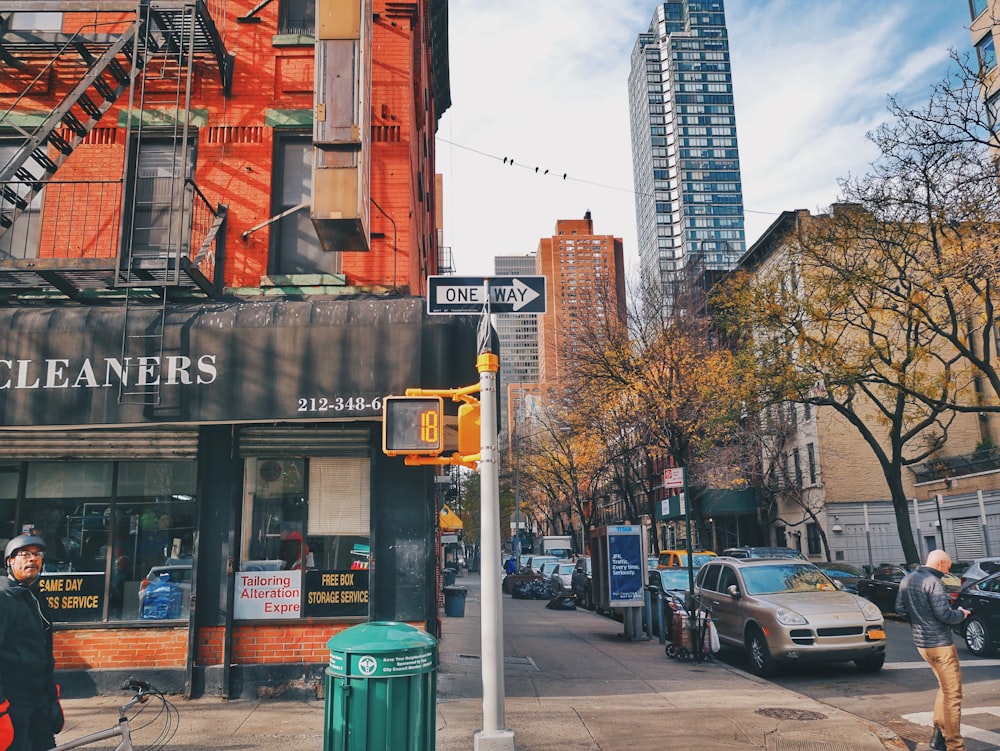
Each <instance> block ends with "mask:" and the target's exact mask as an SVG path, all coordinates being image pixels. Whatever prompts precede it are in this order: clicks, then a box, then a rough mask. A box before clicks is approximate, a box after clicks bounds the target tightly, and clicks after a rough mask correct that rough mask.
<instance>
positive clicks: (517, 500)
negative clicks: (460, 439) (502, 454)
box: [512, 422, 521, 568]
mask: <svg viewBox="0 0 1000 751" xmlns="http://www.w3.org/2000/svg"><path fill="white" fill-rule="evenodd" d="M512 546H513V548H514V562H515V563H516V564H517V566H518V568H520V566H521V434H520V433H519V432H518V430H517V423H516V422H515V423H514V540H513V543H512Z"/></svg>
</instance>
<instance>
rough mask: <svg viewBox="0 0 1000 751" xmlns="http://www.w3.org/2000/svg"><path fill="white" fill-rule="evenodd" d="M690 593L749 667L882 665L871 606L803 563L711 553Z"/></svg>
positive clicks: (880, 637) (881, 629) (764, 670)
mask: <svg viewBox="0 0 1000 751" xmlns="http://www.w3.org/2000/svg"><path fill="white" fill-rule="evenodd" d="M695 594H696V596H697V597H698V598H699V600H700V601H702V602H703V603H704V604H705V605H706V606H707V607H708V608H709V609H710V610H711V613H712V620H713V622H714V623H715V626H716V628H717V629H718V632H719V640H720V642H721V643H722V644H724V645H728V646H732V647H736V648H737V649H742V650H745V651H746V653H747V656H748V657H749V658H750V669H751V670H752V671H753V672H754V673H756V674H757V675H759V676H763V677H769V676H772V675H774V674H775V673H776V672H777V671H778V669H779V666H780V665H781V664H783V663H812V662H842V661H853V662H854V664H855V665H857V667H858V670H860V671H862V672H874V671H877V670H880V669H881V668H882V665H883V664H884V663H885V623H884V620H883V618H882V613H881V612H880V611H879V609H878V607H876V606H875V605H874V604H873V603H871V602H868V601H867V600H865V599H864V598H861V597H858V596H857V595H853V594H851V593H850V592H845V591H843V590H840V589H838V588H837V587H836V585H834V583H833V581H832V580H831V579H830V578H829V577H828V576H827V575H826V574H824V573H823V572H822V571H820V570H819V569H818V568H816V566H814V565H813V564H812V563H809V562H808V561H803V560H795V559H791V558H787V559H742V560H741V559H733V558H717V559H716V560H714V561H711V562H709V563H706V564H705V565H704V566H702V567H701V569H700V570H699V571H698V577H697V579H696V581H695Z"/></svg>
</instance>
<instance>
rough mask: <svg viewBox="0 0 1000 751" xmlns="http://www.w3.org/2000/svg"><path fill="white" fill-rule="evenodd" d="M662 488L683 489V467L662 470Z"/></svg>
mask: <svg viewBox="0 0 1000 751" xmlns="http://www.w3.org/2000/svg"><path fill="white" fill-rule="evenodd" d="M663 487H664V488H667V489H670V488H683V487H684V467H670V468H669V469H665V470H663Z"/></svg>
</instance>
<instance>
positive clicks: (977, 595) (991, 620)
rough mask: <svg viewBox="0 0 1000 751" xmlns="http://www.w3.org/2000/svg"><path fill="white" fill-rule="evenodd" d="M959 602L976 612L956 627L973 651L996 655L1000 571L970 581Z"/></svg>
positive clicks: (999, 643)
mask: <svg viewBox="0 0 1000 751" xmlns="http://www.w3.org/2000/svg"><path fill="white" fill-rule="evenodd" d="M955 605H957V606H960V607H963V608H966V609H967V610H971V611H972V615H970V616H969V617H968V618H966V619H965V620H964V621H962V623H961V624H959V625H958V626H956V630H957V631H958V632H959V633H960V634H961V635H962V638H964V639H965V645H966V646H967V647H968V648H969V651H970V652H972V654H974V655H976V656H978V657H982V656H986V655H991V654H994V653H995V652H996V651H997V649H998V648H1000V571H997V572H995V573H992V574H990V575H989V576H987V577H985V578H984V579H979V580H978V581H973V582H969V583H968V584H966V585H965V586H964V587H963V588H962V591H961V592H959V594H958V597H957V598H955Z"/></svg>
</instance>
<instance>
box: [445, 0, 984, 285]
mask: <svg viewBox="0 0 1000 751" xmlns="http://www.w3.org/2000/svg"><path fill="white" fill-rule="evenodd" d="M655 7H656V3H655V2H649V1H646V0H614V1H613V2H609V1H608V0H503V2H490V1H488V0H450V2H449V39H450V66H451V94H452V106H451V109H449V110H448V112H446V113H445V115H444V117H443V118H442V119H441V123H440V127H439V129H438V134H437V147H438V152H437V158H438V171H439V172H440V173H441V174H442V175H443V177H444V190H445V198H444V220H445V245H448V246H451V248H452V251H453V254H454V258H455V265H456V267H457V272H458V274H459V275H462V276H470V275H480V274H483V275H490V274H492V273H493V271H494V267H493V257H494V256H495V255H498V254H500V255H503V254H512V255H518V254H526V253H531V252H534V251H535V250H536V249H537V247H538V239H539V238H540V237H547V236H550V235H552V234H553V232H554V231H555V222H556V220H557V219H574V218H579V217H582V216H583V214H584V212H586V211H587V210H590V211H591V213H592V215H593V220H594V231H595V232H597V233H598V234H613V235H615V236H618V237H621V238H622V239H623V240H624V244H625V256H626V264H627V265H628V266H629V271H630V272H631V271H633V270H634V267H635V266H636V265H637V263H638V260H637V254H636V248H635V242H636V241H635V208H634V206H635V204H634V201H633V196H632V165H631V158H632V157H631V143H630V136H629V123H628V92H627V80H628V71H629V58H630V55H631V52H632V48H633V46H634V45H635V40H636V37H637V35H638V34H639V33H640V32H643V31H645V30H646V29H647V28H648V27H649V22H650V19H651V18H652V13H653V8H655ZM726 20H727V26H728V30H729V44H730V50H731V53H732V68H733V88H734V94H735V98H736V123H737V134H738V137H739V147H740V162H741V168H742V174H743V199H744V205H745V210H746V228H747V233H746V234H747V245H748V247H749V246H750V245H751V244H752V243H753V242H754V241H755V240H756V239H757V238H758V237H760V235H761V234H762V233H763V232H764V230H766V229H767V227H768V226H769V225H770V224H771V222H772V221H774V219H775V218H776V216H777V214H778V213H780V212H781V211H786V210H791V209H798V208H805V209H809V210H811V211H813V212H816V211H817V210H820V209H823V208H825V207H827V206H829V205H830V203H832V202H833V201H835V200H836V198H837V191H838V186H837V179H838V178H842V177H848V176H851V175H857V174H861V173H863V172H864V171H865V170H866V166H867V164H868V163H869V162H870V161H871V160H872V159H873V158H874V156H875V151H874V149H873V147H872V146H871V144H870V143H869V142H868V141H867V140H866V138H865V134H866V133H867V132H869V131H870V130H872V129H873V128H875V127H877V126H878V125H879V123H881V122H883V121H885V120H886V119H888V112H887V109H886V99H887V96H888V95H890V94H892V95H895V96H897V97H898V98H899V99H900V100H901V101H903V102H905V103H911V104H915V103H919V102H922V101H924V100H926V98H927V94H928V92H929V87H930V86H931V85H932V84H933V83H936V82H938V81H940V80H941V79H942V78H943V77H944V75H945V73H946V72H947V70H948V68H949V64H950V60H949V57H948V55H949V50H952V49H954V50H956V51H958V52H960V53H965V52H967V51H968V50H969V47H970V36H969V32H968V25H969V11H968V3H967V2H966V0H880V1H879V2H872V0H822V1H821V0H727V1H726ZM504 158H506V159H507V160H508V161H507V163H506V164H505V163H504V161H503V160H504ZM510 160H513V166H512V165H511V164H510ZM536 167H537V168H538V170H537V172H536V170H535V168H536ZM545 170H548V174H545ZM564 174H565V175H566V177H565V179H564V178H563V175H564Z"/></svg>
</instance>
